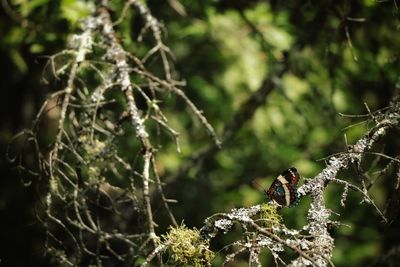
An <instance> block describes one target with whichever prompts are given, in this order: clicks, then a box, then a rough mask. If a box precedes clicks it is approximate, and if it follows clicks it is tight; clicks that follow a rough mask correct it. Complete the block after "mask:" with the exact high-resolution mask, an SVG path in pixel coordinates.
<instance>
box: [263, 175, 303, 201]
mask: <svg viewBox="0 0 400 267" xmlns="http://www.w3.org/2000/svg"><path fill="white" fill-rule="evenodd" d="M299 179H300V175H299V173H298V172H297V170H296V168H294V167H292V168H289V169H287V170H285V171H284V172H282V173H281V174H280V175H279V176H278V177H277V178H276V179H275V180H274V181H273V182H272V184H271V186H270V187H269V189H268V191H266V192H265V193H266V194H267V196H268V197H269V198H270V199H271V200H274V201H275V202H276V203H278V204H279V205H281V206H288V207H289V208H291V207H294V206H296V205H297V204H298V202H299V196H298V194H297V183H298V182H299ZM264 191H265V190H264Z"/></svg>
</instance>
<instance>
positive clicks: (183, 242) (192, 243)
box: [163, 225, 214, 267]
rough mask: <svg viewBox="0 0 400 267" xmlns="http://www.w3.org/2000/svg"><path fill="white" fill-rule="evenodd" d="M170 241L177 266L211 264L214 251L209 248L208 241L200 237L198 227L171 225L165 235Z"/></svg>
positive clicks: (172, 255) (172, 257)
mask: <svg viewBox="0 0 400 267" xmlns="http://www.w3.org/2000/svg"><path fill="white" fill-rule="evenodd" d="M163 238H164V240H165V242H168V243H170V249H169V252H170V254H171V260H172V261H173V263H174V265H175V266H195V267H200V266H211V260H212V259H213V258H214V252H212V251H211V250H210V249H209V244H208V242H206V241H204V240H202V239H201V237H200V232H199V230H197V229H188V228H186V226H185V225H181V226H179V227H177V228H174V227H170V229H169V232H168V233H167V234H166V235H164V236H163Z"/></svg>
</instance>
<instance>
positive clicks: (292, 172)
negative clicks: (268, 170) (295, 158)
mask: <svg viewBox="0 0 400 267" xmlns="http://www.w3.org/2000/svg"><path fill="white" fill-rule="evenodd" d="M281 176H282V177H284V179H285V180H286V181H287V182H288V183H289V184H290V185H291V186H292V187H295V186H296V185H297V183H298V182H299V179H300V175H299V173H298V172H297V169H296V168H294V167H292V168H289V169H287V170H286V171H284V172H282V173H281Z"/></svg>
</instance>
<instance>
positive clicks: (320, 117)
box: [0, 0, 400, 266]
mask: <svg viewBox="0 0 400 267" xmlns="http://www.w3.org/2000/svg"><path fill="white" fill-rule="evenodd" d="M146 3H147V5H148V6H149V8H150V9H151V11H152V12H153V15H154V16H155V17H156V18H158V19H159V20H160V21H161V22H163V24H164V26H165V43H166V44H167V45H168V46H169V47H170V49H171V51H172V52H173V53H174V55H175V58H174V60H173V64H174V72H175V73H176V74H177V75H179V77H180V78H181V79H183V80H185V81H186V83H187V86H186V87H185V88H184V90H185V92H186V93H187V95H188V96H189V97H190V98H191V99H192V101H193V102H194V103H195V104H196V105H197V106H198V107H199V108H200V109H201V110H203V111H204V115H205V116H206V117H207V118H208V119H209V121H210V123H211V124H212V125H213V126H214V127H215V129H216V131H217V132H218V133H219V134H220V135H222V133H223V129H224V127H225V126H226V125H227V124H229V123H230V121H231V120H232V118H234V116H235V114H237V113H240V108H241V107H242V104H243V103H244V102H245V101H246V100H247V99H248V98H249V97H251V96H252V95H253V94H255V93H256V92H257V90H259V88H260V86H261V84H262V83H263V81H264V80H265V79H267V78H268V77H269V75H270V74H271V72H272V71H273V69H274V68H275V67H276V66H277V65H278V64H285V65H286V66H287V70H286V71H285V72H284V74H283V76H282V79H279V80H278V82H277V86H276V87H274V88H273V90H272V91H271V92H270V93H269V94H268V95H267V96H266V101H265V103H263V104H262V105H260V106H259V107H257V109H256V111H255V112H254V114H252V115H251V116H250V117H249V119H246V121H245V123H244V124H243V126H242V127H238V128H237V129H235V131H234V133H233V134H232V135H231V136H230V137H229V138H228V139H227V140H226V142H225V143H224V145H223V147H222V149H221V150H219V151H217V150H215V151H214V152H213V153H211V155H210V156H207V157H206V158H205V159H204V161H202V162H201V164H199V165H194V166H193V167H192V168H190V169H189V170H188V171H186V172H180V173H179V175H177V173H178V171H179V170H180V168H181V167H182V166H183V164H185V163H186V162H188V160H189V159H190V158H191V156H193V155H194V154H195V153H197V152H198V151H199V150H200V149H202V148H204V147H207V146H208V145H210V143H211V142H212V140H211V139H210V138H209V137H208V136H207V133H206V132H205V131H204V129H203V127H202V125H201V124H200V123H199V122H198V120H197V119H196V118H194V117H193V116H191V115H190V114H191V113H190V112H189V110H188V108H187V107H185V105H183V103H182V102H181V101H179V100H177V99H176V98H175V97H173V96H172V95H171V96H169V97H166V98H165V99H164V103H163V104H162V107H163V108H164V111H165V113H166V115H167V117H168V119H169V122H170V125H171V126H172V127H173V128H174V129H176V130H177V131H178V132H179V133H180V134H181V145H182V152H181V153H177V152H176V147H175V143H174V142H173V141H172V140H171V139H165V140H160V145H161V146H162V148H160V150H159V153H158V155H157V158H158V164H159V166H158V169H159V171H160V174H161V176H162V179H164V181H165V183H166V186H165V191H166V195H167V196H168V197H171V198H174V199H177V200H178V201H179V203H178V204H175V205H173V211H174V213H175V215H176V216H177V219H178V220H179V221H182V220H183V221H184V222H185V224H186V225H187V226H189V227H197V228H200V227H201V226H202V223H203V221H204V219H205V218H206V217H208V216H210V215H212V214H213V213H216V212H226V211H229V210H230V209H231V208H234V207H242V206H250V205H254V204H257V203H262V202H264V201H266V197H265V195H264V194H263V193H262V192H261V191H260V190H259V189H257V188H254V187H253V185H252V181H253V180H256V181H257V182H258V183H260V184H262V185H263V186H264V187H266V188H267V187H268V186H269V185H270V183H271V182H272V181H273V179H274V178H275V177H276V176H277V175H278V174H279V173H280V172H282V171H283V170H284V169H286V168H288V167H291V166H295V167H296V168H297V169H298V170H299V172H300V174H301V175H302V177H307V178H312V177H313V176H315V175H316V174H318V173H319V172H320V171H321V170H322V169H323V167H324V166H325V163H324V161H318V160H319V159H321V158H324V157H326V156H328V155H330V154H332V153H336V152H340V151H345V149H346V142H345V137H344V135H346V138H347V142H348V143H349V144H351V143H354V142H355V141H356V140H357V139H359V138H360V137H362V135H363V134H364V133H365V131H366V130H367V129H369V127H371V126H372V125H373V124H372V123H368V122H365V121H364V120H365V118H350V117H344V116H340V115H339V113H343V114H366V113H367V110H366V107H365V105H364V102H365V103H367V105H368V106H369V108H370V109H371V110H372V111H375V110H378V109H381V108H384V107H386V106H388V105H389V102H390V99H391V97H392V95H393V93H394V91H395V89H396V87H400V80H399V77H400V76H399V73H398V72H399V69H400V68H399V56H400V55H399V53H400V34H399V29H400V21H399V18H400V17H399V10H398V7H397V2H396V1H372V0H362V1H256V0H231V1H229V0H225V1H223V0H221V1H214V0H205V1H194V0H193V1H191V0H182V1H179V2H178V1H177V0H170V1H156V0H149V1H146ZM179 3H180V4H179ZM94 6H95V4H94V2H91V1H81V0H78V1H70V0H59V1H50V0H30V1H28V0H15V1H8V2H7V1H2V9H1V14H0V15H1V16H0V40H1V41H0V53H1V65H0V68H1V76H0V77H1V87H2V88H1V90H0V94H1V95H0V101H1V104H0V110H1V112H0V116H1V121H0V145H1V151H0V152H1V155H2V157H1V162H0V164H1V165H0V167H1V176H2V179H1V180H0V218H1V220H0V240H1V241H0V243H1V248H0V259H1V261H2V263H4V264H5V265H4V266H43V265H44V264H45V263H46V262H45V260H44V259H43V255H42V254H41V253H42V252H41V251H40V246H41V244H42V243H43V241H44V240H43V239H44V231H43V227H42V226H41V225H40V224H38V223H37V221H36V220H35V210H34V209H33V207H34V203H35V202H36V201H38V199H39V196H38V194H37V193H36V191H35V189H34V186H30V187H24V186H23V184H22V183H21V179H23V178H24V177H21V175H22V174H20V173H19V172H18V170H15V169H12V168H11V166H10V165H9V164H8V163H7V162H6V160H5V157H4V156H3V155H4V154H5V150H6V147H7V145H8V143H9V142H10V140H11V138H12V136H13V135H14V134H15V133H17V132H18V131H20V130H22V129H23V128H26V127H29V126H30V122H31V121H32V119H34V116H35V114H36V112H37V111H38V109H39V108H40V105H41V103H42V102H43V100H44V99H45V97H46V95H48V94H49V93H51V92H52V91H55V90H58V89H60V87H61V86H62V82H57V81H53V82H49V83H46V82H45V80H47V78H48V77H50V76H51V75H49V73H46V72H44V71H43V70H44V66H45V64H46V58H45V57H44V56H46V55H52V54H54V53H56V52H59V51H61V50H62V49H64V48H65V46H66V42H67V41H68V40H69V39H70V38H71V35H72V34H73V33H74V32H75V31H77V30H78V26H77V23H78V21H79V20H80V19H82V18H83V17H84V16H86V15H87V14H89V13H90V10H91V9H93V7H94ZM122 6H123V1H115V2H114V1H113V7H112V8H113V11H115V17H118V12H119V11H120V10H121V9H122ZM182 7H183V8H182ZM140 27H141V25H140V22H138V21H137V20H136V18H135V16H134V15H130V16H128V17H127V19H126V20H125V22H124V23H122V24H121V25H120V26H119V27H118V32H119V34H120V35H121V39H122V40H123V43H124V45H125V47H126V48H127V49H128V50H130V51H132V52H133V53H138V54H140V53H142V52H141V51H140V50H138V48H137V46H136V44H135V42H136V39H135V36H137V34H138V32H137V31H138V29H140ZM255 29H257V30H255ZM360 122H363V123H360ZM348 126H352V127H350V128H349V127H348ZM399 148H400V139H399V138H398V131H397V132H396V130H393V132H391V133H389V135H388V136H387V137H385V138H384V139H383V140H381V141H380V143H379V144H378V145H377V146H376V147H375V148H374V149H375V150H376V151H378V152H383V153H386V154H388V155H390V156H393V157H396V156H397V155H399V151H400V149H399ZM27 153H29V151H28V152H27ZM126 153H129V151H126ZM373 159H374V157H372V156H371V157H370V158H368V157H367V158H366V160H365V163H364V165H363V167H364V170H365V171H366V172H367V173H368V174H370V175H371V177H372V178H376V177H377V175H376V174H375V172H376V171H379V170H381V169H382V168H383V167H384V166H386V164H387V163H388V161H387V160H386V161H385V160H383V159H382V160H380V161H379V162H377V163H376V164H372V162H373ZM395 167H396V166H394V167H393V168H390V169H389V171H388V172H387V173H386V174H385V175H382V177H378V178H379V179H378V180H377V181H376V183H375V184H374V186H373V187H372V188H371V189H370V192H371V195H372V196H373V198H374V199H375V200H376V202H377V205H378V206H379V207H380V208H382V209H383V210H385V208H386V210H387V214H388V217H389V218H390V223H388V224H383V223H381V222H380V218H379V216H377V214H376V213H375V211H374V210H373V208H371V207H370V206H368V205H366V204H360V201H361V198H360V196H359V195H357V194H356V193H354V192H350V193H349V196H348V200H347V205H346V208H343V207H341V206H340V197H341V193H342V191H343V188H341V187H339V186H334V185H330V186H329V187H328V189H327V191H326V195H325V199H326V201H327V204H328V207H329V208H330V209H332V210H333V211H334V212H337V213H340V214H341V216H340V217H338V216H335V215H333V217H334V218H335V219H338V220H340V221H341V222H342V223H345V224H347V225H348V226H349V227H348V226H340V227H333V228H332V235H333V237H334V238H335V250H334V256H333V262H334V263H335V264H336V265H337V266H368V265H373V264H376V263H377V262H378V261H379V259H380V257H382V256H383V255H384V254H385V253H387V252H388V251H389V250H390V249H391V248H394V247H397V246H400V241H399V240H400V228H399V211H400V210H399V193H398V190H397V189H396V188H395V184H396V178H395V172H396V168H395ZM340 175H341V176H340V178H343V179H346V180H348V181H352V182H354V183H357V182H358V180H357V177H356V175H355V174H354V172H352V170H349V171H347V172H344V173H341V174H340ZM37 182H38V181H33V183H34V184H35V183H37ZM302 182H303V181H301V182H300V183H302ZM308 205H309V199H308V198H307V197H306V198H303V199H302V200H301V202H300V205H299V206H298V207H296V208H293V209H283V210H282V211H281V213H282V214H283V217H284V222H285V224H286V225H288V226H290V227H295V228H300V227H302V225H304V223H305V222H306V212H307V208H308ZM162 210H163V209H162V207H161V204H160V207H157V204H156V208H155V216H156V221H157V222H160V228H159V230H160V231H162V229H165V228H166V227H167V222H168V220H167V216H166V215H165V213H164V211H162ZM232 240H234V236H226V237H220V238H217V239H216V240H214V243H212V244H211V245H212V247H214V248H221V247H222V246H223V245H224V244H226V243H227V242H230V241H232ZM267 254H268V253H267ZM264 260H265V262H270V261H271V256H270V255H266V256H265V259H264ZM218 263H220V259H218V258H217V259H216V260H215V264H216V266H218V265H219V264H218ZM0 265H1V263H0ZM232 266H247V262H246V259H245V258H243V262H241V261H240V260H238V261H237V262H235V264H234V265H232Z"/></svg>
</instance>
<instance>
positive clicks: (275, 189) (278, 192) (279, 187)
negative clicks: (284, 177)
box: [267, 179, 286, 206]
mask: <svg viewBox="0 0 400 267" xmlns="http://www.w3.org/2000/svg"><path fill="white" fill-rule="evenodd" d="M267 195H268V197H269V198H270V199H271V200H274V201H276V202H277V203H278V204H279V205H281V206H286V192H285V187H284V186H283V184H282V183H281V182H280V181H278V180H277V179H275V181H274V182H273V183H272V185H271V186H270V188H269V189H268V191H267Z"/></svg>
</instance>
